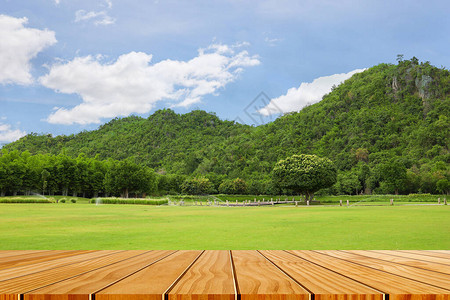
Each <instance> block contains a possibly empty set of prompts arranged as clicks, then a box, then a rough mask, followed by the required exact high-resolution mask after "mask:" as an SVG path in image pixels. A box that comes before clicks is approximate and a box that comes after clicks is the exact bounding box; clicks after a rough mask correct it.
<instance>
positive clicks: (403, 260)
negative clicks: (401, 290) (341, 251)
mask: <svg viewBox="0 0 450 300" xmlns="http://www.w3.org/2000/svg"><path fill="white" fill-rule="evenodd" d="M346 252H349V253H354V254H359V255H362V256H367V257H372V258H378V259H381V260H385V261H390V262H395V263H398V264H402V265H407V266H412V267H416V268H420V269H425V270H430V271H435V272H440V273H446V274H449V275H450V266H446V265H442V264H436V263H432V262H427V261H423V260H416V259H411V258H407V257H400V256H393V255H389V254H384V253H380V252H378V251H376V250H372V251H367V250H346Z"/></svg>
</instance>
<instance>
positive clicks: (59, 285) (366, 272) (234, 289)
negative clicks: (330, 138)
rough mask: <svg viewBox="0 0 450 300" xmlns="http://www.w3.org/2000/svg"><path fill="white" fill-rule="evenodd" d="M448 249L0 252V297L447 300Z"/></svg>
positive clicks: (20, 299) (4, 299) (61, 299)
mask: <svg viewBox="0 0 450 300" xmlns="http://www.w3.org/2000/svg"><path fill="white" fill-rule="evenodd" d="M447 254H450V251H433V252H431V251H415V250H407V251H381V250H377V251H356V250H355V251H294V250H292V251H274V250H270V251H254V250H252V251H234V250H233V251H213V250H211V251H172V250H157V251H136V250H134V251H123V250H117V251H91V252H89V251H87V252H84V253H83V252H82V251H31V252H30V251H26V252H24V251H21V252H14V251H0V261H1V259H3V263H4V264H9V263H15V264H17V263H18V264H19V265H17V266H15V267H10V268H7V269H3V270H0V300H92V299H94V297H95V300H234V299H240V300H285V299H286V300H306V299H308V300H311V298H312V295H313V296H314V298H315V300H386V298H385V299H381V298H382V297H383V293H384V294H386V295H384V296H387V295H388V296H389V300H450V274H449V273H446V272H449V268H450V265H448V264H445V263H442V262H446V261H449V259H447V258H445V257H444V256H446V255H447ZM65 255H69V256H65ZM50 258H52V259H50ZM230 259H231V260H230ZM430 260H432V261H430ZM22 263H23V265H20V264H22Z"/></svg>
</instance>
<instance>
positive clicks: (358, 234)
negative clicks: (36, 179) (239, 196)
mask: <svg viewBox="0 0 450 300" xmlns="http://www.w3.org/2000/svg"><path fill="white" fill-rule="evenodd" d="M449 228H450V206H443V205H442V206H394V207H391V206H384V207H383V206H380V207H349V208H347V207H326V206H313V207H305V206H303V207H298V208H295V207H177V206H170V207H168V206H144V205H98V206H96V205H93V204H91V205H86V204H67V203H66V204H0V232H1V234H0V249H2V250H7V249H17V250H19V249H450V231H449Z"/></svg>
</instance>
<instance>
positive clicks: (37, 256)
mask: <svg viewBox="0 0 450 300" xmlns="http://www.w3.org/2000/svg"><path fill="white" fill-rule="evenodd" d="M76 253H77V251H73V250H72V251H56V250H55V251H45V252H36V253H29V254H23V255H18V256H10V257H5V258H4V259H3V260H2V262H0V270H3V269H8V268H14V267H19V266H23V265H28V264H33V263H36V262H40V261H49V260H53V259H56V258H59V257H67V256H71V255H75V254H76Z"/></svg>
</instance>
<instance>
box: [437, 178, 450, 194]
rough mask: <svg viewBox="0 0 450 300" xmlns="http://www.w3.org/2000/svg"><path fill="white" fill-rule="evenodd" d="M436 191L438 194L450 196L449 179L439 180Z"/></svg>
mask: <svg viewBox="0 0 450 300" xmlns="http://www.w3.org/2000/svg"><path fill="white" fill-rule="evenodd" d="M436 189H437V190H438V192H440V193H442V194H447V195H448V192H449V190H450V182H449V181H448V180H447V178H443V179H440V180H438V182H436Z"/></svg>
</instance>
